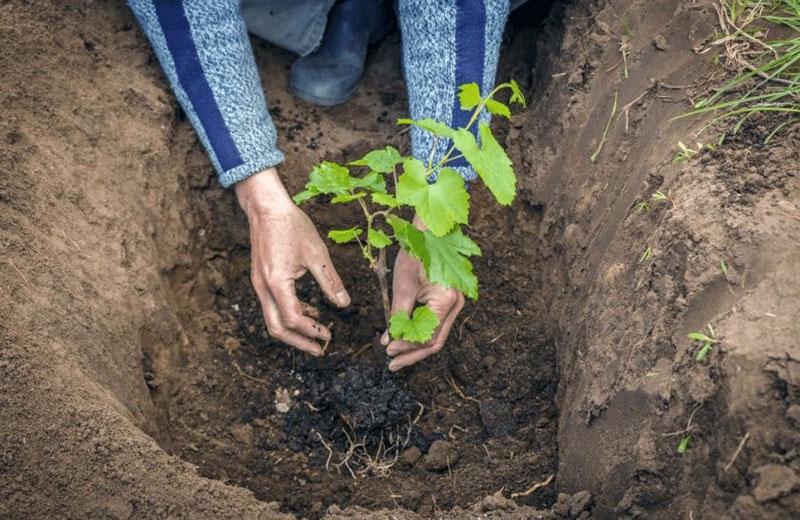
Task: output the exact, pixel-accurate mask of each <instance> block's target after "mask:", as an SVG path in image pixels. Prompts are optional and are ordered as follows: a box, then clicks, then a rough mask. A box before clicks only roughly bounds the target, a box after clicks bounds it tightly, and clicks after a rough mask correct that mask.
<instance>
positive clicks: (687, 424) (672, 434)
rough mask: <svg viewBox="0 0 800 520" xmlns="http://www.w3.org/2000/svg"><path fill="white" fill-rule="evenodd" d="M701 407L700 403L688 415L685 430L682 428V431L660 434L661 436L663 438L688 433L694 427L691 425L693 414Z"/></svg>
mask: <svg viewBox="0 0 800 520" xmlns="http://www.w3.org/2000/svg"><path fill="white" fill-rule="evenodd" d="M701 405H702V403H697V404H696V405H695V406H694V410H692V413H691V415H689V421H687V423H686V428H684V429H682V430H678V431H676V432H670V433H662V434H661V435H662V436H663V437H674V436H675V435H681V434H683V433H690V432H691V431H692V430H693V429H694V425H693V424H692V420H693V419H694V414H695V413H697V410H699V409H700V406H701Z"/></svg>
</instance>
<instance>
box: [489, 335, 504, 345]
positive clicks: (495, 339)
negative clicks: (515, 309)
mask: <svg viewBox="0 0 800 520" xmlns="http://www.w3.org/2000/svg"><path fill="white" fill-rule="evenodd" d="M503 334H505V332H501V333H500V334H498V335H497V336H495V337H494V338H492V339H490V340H489V341H487V342H486V343H487V344H488V345H491V344H492V343H494V342H495V341H497V340H498V339H500V338H502V337H503Z"/></svg>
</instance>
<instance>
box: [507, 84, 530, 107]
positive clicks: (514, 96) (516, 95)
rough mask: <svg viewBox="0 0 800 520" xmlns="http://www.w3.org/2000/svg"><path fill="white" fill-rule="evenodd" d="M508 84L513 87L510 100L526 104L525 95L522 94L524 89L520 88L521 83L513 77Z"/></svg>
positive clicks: (510, 101)
mask: <svg viewBox="0 0 800 520" xmlns="http://www.w3.org/2000/svg"><path fill="white" fill-rule="evenodd" d="M508 86H509V87H510V88H511V97H510V98H509V100H508V102H509V103H517V104H518V105H522V106H526V103H525V96H523V95H522V89H521V88H519V83H517V82H516V81H514V80H513V79H512V80H509V82H508Z"/></svg>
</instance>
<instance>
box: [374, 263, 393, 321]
mask: <svg viewBox="0 0 800 520" xmlns="http://www.w3.org/2000/svg"><path fill="white" fill-rule="evenodd" d="M375 274H376V275H378V282H379V283H380V284H381V299H382V303H383V317H384V318H385V319H386V330H389V318H390V317H391V305H390V303H389V282H388V279H387V275H388V274H389V269H388V268H387V267H386V248H381V249H379V250H378V262H377V263H376V264H375Z"/></svg>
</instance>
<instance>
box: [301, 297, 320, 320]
mask: <svg viewBox="0 0 800 520" xmlns="http://www.w3.org/2000/svg"><path fill="white" fill-rule="evenodd" d="M300 308H301V309H302V311H303V314H305V315H306V316H310V317H312V318H314V319H319V309H317V308H316V307H314V306H313V305H311V304H310V303H306V302H304V301H303V300H300Z"/></svg>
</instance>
